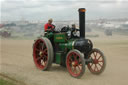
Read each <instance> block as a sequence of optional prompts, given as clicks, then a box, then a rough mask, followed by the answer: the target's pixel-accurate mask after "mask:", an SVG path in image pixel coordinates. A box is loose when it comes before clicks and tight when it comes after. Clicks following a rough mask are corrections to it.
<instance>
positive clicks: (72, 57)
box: [66, 50, 85, 78]
mask: <svg viewBox="0 0 128 85" xmlns="http://www.w3.org/2000/svg"><path fill="white" fill-rule="evenodd" d="M66 66H67V69H68V72H69V73H70V75H71V76H73V77H75V78H80V77H81V76H82V75H83V74H84V72H85V60H84V55H83V54H82V53H81V52H80V51H78V50H71V51H70V52H69V53H68V54H67V58H66Z"/></svg>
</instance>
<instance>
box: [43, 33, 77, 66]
mask: <svg viewBox="0 0 128 85" xmlns="http://www.w3.org/2000/svg"><path fill="white" fill-rule="evenodd" d="M44 37H47V38H49V39H50V38H51V37H52V38H54V43H55V44H58V45H59V49H60V51H62V52H63V53H64V54H67V52H68V51H69V50H72V49H74V42H75V39H67V36H66V33H52V32H48V33H47V34H45V36H44ZM55 57H56V58H55V63H57V64H61V63H62V61H63V60H61V57H63V56H62V53H60V52H56V53H55Z"/></svg>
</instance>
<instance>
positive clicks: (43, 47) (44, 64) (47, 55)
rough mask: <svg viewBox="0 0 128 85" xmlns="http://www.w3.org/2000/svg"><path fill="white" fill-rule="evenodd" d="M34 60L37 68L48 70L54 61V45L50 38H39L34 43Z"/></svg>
mask: <svg viewBox="0 0 128 85" xmlns="http://www.w3.org/2000/svg"><path fill="white" fill-rule="evenodd" d="M33 60H34V62H35V65H36V67H37V68H39V69H41V70H48V69H49V68H50V67H51V65H52V62H53V47H52V44H51V42H50V41H49V39H47V38H44V37H42V38H39V39H37V40H36V41H35V43H34V44H33Z"/></svg>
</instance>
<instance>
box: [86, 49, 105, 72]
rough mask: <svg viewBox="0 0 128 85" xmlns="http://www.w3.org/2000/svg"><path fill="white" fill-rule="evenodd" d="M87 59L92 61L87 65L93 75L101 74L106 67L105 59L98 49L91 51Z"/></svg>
mask: <svg viewBox="0 0 128 85" xmlns="http://www.w3.org/2000/svg"><path fill="white" fill-rule="evenodd" d="M88 58H89V59H91V60H92V61H91V62H90V63H89V64H88V65H87V66H88V69H89V70H90V72H91V73H93V74H101V73H102V72H103V71H104V69H105V67H106V58H105V56H104V54H103V53H102V52H101V51H100V50H99V49H96V48H94V49H92V51H91V52H90V53H89V55H88Z"/></svg>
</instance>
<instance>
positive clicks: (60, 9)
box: [1, 0, 128, 20]
mask: <svg viewBox="0 0 128 85" xmlns="http://www.w3.org/2000/svg"><path fill="white" fill-rule="evenodd" d="M127 4H128V1H127V0H18V1H17V0H2V2H1V19H2V20H19V19H21V18H22V17H24V18H25V19H28V20H47V19H48V18H51V17H53V18H54V19H55V20H72V19H74V20H75V19H78V12H77V10H78V8H81V7H82V8H83V7H84V8H86V9H87V19H95V18H120V17H128V10H127V9H128V5H127Z"/></svg>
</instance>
